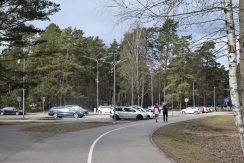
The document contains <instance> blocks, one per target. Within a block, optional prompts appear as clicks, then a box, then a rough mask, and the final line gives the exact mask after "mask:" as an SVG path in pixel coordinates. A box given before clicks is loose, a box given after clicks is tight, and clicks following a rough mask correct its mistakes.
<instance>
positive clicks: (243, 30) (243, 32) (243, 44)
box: [239, 0, 244, 107]
mask: <svg viewBox="0 0 244 163" xmlns="http://www.w3.org/2000/svg"><path fill="white" fill-rule="evenodd" d="M239 2H240V9H239V24H240V40H239V41H240V42H239V43H240V73H241V80H240V82H241V90H242V94H241V99H242V100H241V101H242V107H243V106H244V1H243V0H239Z"/></svg>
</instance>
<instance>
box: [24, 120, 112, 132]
mask: <svg viewBox="0 0 244 163" xmlns="http://www.w3.org/2000/svg"><path fill="white" fill-rule="evenodd" d="M111 124H112V123H106V122H82V123H63V124H45V125H38V126H33V127H28V128H26V129H24V131H26V132H47V133H64V132H75V131H80V130H85V129H89V128H95V127H101V126H106V125H111Z"/></svg>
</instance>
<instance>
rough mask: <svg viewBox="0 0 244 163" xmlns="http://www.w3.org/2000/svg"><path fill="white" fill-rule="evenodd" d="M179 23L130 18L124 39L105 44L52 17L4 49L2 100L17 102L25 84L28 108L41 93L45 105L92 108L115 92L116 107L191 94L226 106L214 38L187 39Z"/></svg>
mask: <svg viewBox="0 0 244 163" xmlns="http://www.w3.org/2000/svg"><path fill="white" fill-rule="evenodd" d="M178 26H179V24H178V22H176V21H174V20H172V19H168V20H166V21H165V23H164V24H163V25H162V26H160V27H150V28H145V27H143V26H142V25H141V24H140V23H137V22H135V23H134V24H133V26H132V27H131V29H129V30H128V32H127V33H125V34H124V39H123V40H122V41H121V42H118V41H116V40H114V41H113V43H111V44H110V45H105V43H104V42H103V40H102V39H100V38H99V37H89V36H88V37H85V36H84V32H83V31H82V30H81V29H76V28H72V27H67V28H65V29H60V27H59V26H58V25H56V24H53V23H51V24H50V25H49V26H48V27H46V29H44V31H43V32H41V33H40V34H26V35H25V36H24V38H23V40H24V41H25V42H28V44H24V46H15V45H12V46H9V47H7V48H5V49H4V50H3V51H2V54H1V57H0V63H1V64H0V65H1V75H2V80H1V81H0V92H1V99H0V106H1V107H4V106H15V107H18V105H19V103H18V101H17V100H16V99H17V97H22V95H23V94H22V93H23V89H24V90H25V100H26V102H25V103H26V104H25V105H26V109H27V110H28V109H30V108H29V107H28V106H29V105H30V104H31V103H36V104H37V106H39V107H42V98H43V97H45V109H49V108H50V107H51V106H54V105H65V104H76V105H80V106H82V107H84V108H87V109H89V110H92V109H93V108H95V107H96V106H97V104H98V105H113V94H114V91H115V101H116V105H135V104H136V105H140V106H143V107H147V106H151V105H153V103H154V102H156V101H157V102H159V104H162V103H163V102H165V103H168V104H169V105H170V106H172V104H173V106H174V109H181V108H184V107H186V103H185V101H184V99H185V98H188V99H189V102H188V105H189V106H191V105H193V102H194V103H195V105H196V106H200V105H205V106H213V105H214V102H215V104H216V106H217V105H219V106H223V105H224V98H228V97H229V84H228V70H226V68H225V67H224V66H223V65H221V64H220V63H218V62H217V61H216V60H217V57H218V56H220V55H221V54H219V53H220V52H219V51H218V50H216V49H217V48H216V43H215V42H214V40H206V41H204V42H202V43H201V44H199V45H198V46H195V45H192V36H191V35H182V34H181V35H180V34H179V32H178ZM113 66H114V67H113ZM114 69H115V72H114ZM114 75H115V77H116V78H115V79H116V80H115V83H114ZM114 86H115V90H114ZM97 89H98V90H99V92H97ZM97 93H98V94H97ZM193 94H194V98H193ZM97 96H98V100H97ZM214 97H215V99H214ZM193 100H194V101H193ZM214 100H216V101H214Z"/></svg>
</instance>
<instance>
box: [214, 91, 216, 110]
mask: <svg viewBox="0 0 244 163" xmlns="http://www.w3.org/2000/svg"><path fill="white" fill-rule="evenodd" d="M215 88H216V87H214V111H215V110H216V101H215Z"/></svg>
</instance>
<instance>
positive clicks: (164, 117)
mask: <svg viewBox="0 0 244 163" xmlns="http://www.w3.org/2000/svg"><path fill="white" fill-rule="evenodd" d="M163 119H164V122H167V121H168V107H167V104H165V103H164V104H163Z"/></svg>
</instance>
